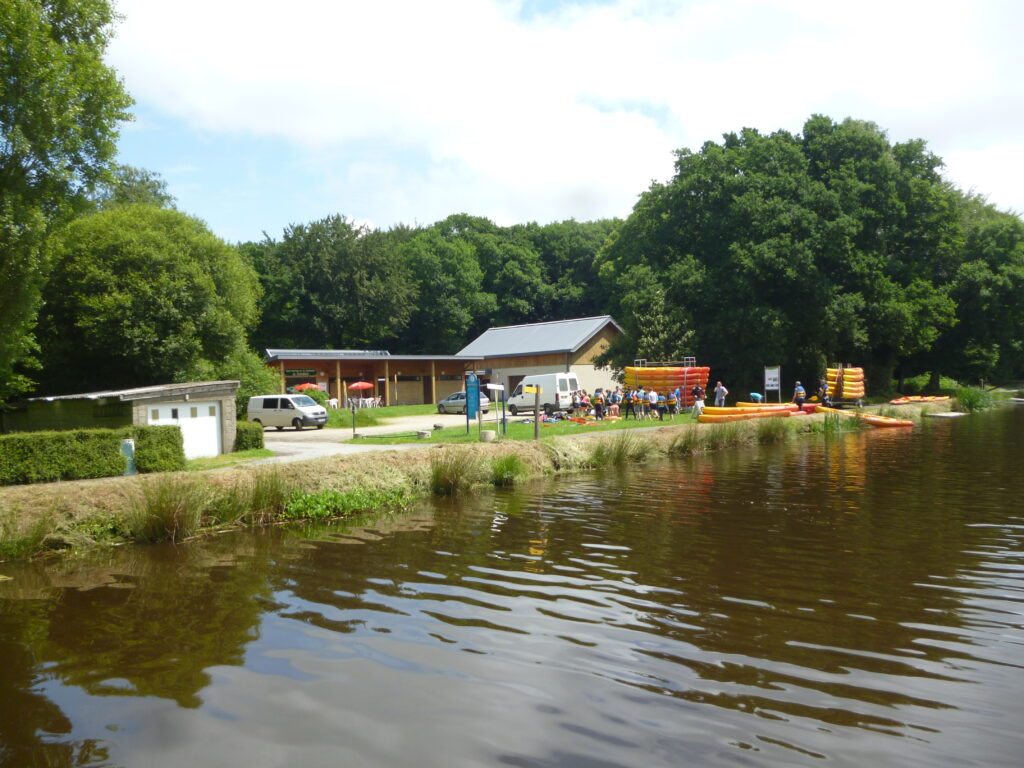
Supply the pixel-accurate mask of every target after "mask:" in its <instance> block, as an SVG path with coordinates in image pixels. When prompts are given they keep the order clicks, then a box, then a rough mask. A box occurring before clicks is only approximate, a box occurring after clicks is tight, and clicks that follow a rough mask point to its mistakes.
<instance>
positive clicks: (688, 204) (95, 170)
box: [0, 0, 1024, 402]
mask: <svg viewBox="0 0 1024 768" xmlns="http://www.w3.org/2000/svg"><path fill="white" fill-rule="evenodd" d="M111 21H112V16H111V13H110V8H109V5H108V3H107V2H106V0H64V1H62V2H61V3H53V2H46V1H44V0H16V2H13V3H5V4H3V5H2V6H0V28H2V29H3V32H4V35H5V38H6V41H7V51H8V52H9V53H10V55H5V57H3V58H0V128H2V130H3V135H2V139H0V192H2V195H0V402H3V401H4V400H11V399H14V398H16V397H18V396H22V395H24V394H27V393H31V392H37V393H42V394H60V393H66V392H79V391H88V390H92V389H105V388H119V387H128V386H139V385H145V384H156V383H167V382H175V381H187V380H191V379H197V378H240V379H242V380H243V382H244V383H245V386H244V388H243V396H244V394H246V393H249V392H255V391H257V390H260V389H266V388H268V387H273V386H276V382H275V381H274V379H273V377H272V375H271V374H270V372H269V371H268V370H267V369H266V368H265V366H263V365H262V362H261V352H262V350H263V349H265V348H268V347H285V348H294V347H302V348H306V347H308V348H359V349H388V350H390V351H392V352H396V353H406V354H414V353H435V354H451V353H454V352H456V351H457V350H458V349H459V348H461V347H462V346H463V345H464V344H466V343H467V342H468V341H470V340H471V339H472V338H474V337H475V336H476V335H477V334H479V333H480V332H482V331H483V330H485V329H486V328H488V327H490V326H494V325H510V324H517V323H528V322H538V321H543V320H560V319H566V318H572V317H582V316H589V315H597V314H611V315H613V316H614V317H615V318H616V319H617V320H618V321H619V323H620V324H621V325H622V326H623V327H624V328H625V330H626V334H625V336H624V337H623V338H622V339H621V341H620V342H619V343H618V344H616V345H615V346H614V347H613V348H612V349H610V350H609V351H608V353H607V354H606V355H605V357H604V360H603V362H605V363H608V364H610V365H614V366H621V365H624V364H628V363H630V362H631V361H632V360H633V359H634V358H636V357H645V358H648V359H652V360H675V359H679V358H680V357H682V356H683V355H688V354H693V355H695V356H696V357H697V358H698V359H699V360H700V361H701V362H702V364H707V365H711V366H712V367H713V368H714V369H715V376H716V377H721V378H724V379H727V380H729V381H730V383H731V385H732V387H733V389H734V391H738V388H742V387H747V388H754V387H756V386H757V383H758V381H759V378H760V370H761V367H762V366H763V365H775V364H781V365H782V366H783V367H784V369H785V370H786V371H787V372H791V373H792V374H793V376H794V377H796V378H808V379H811V378H813V377H814V376H815V375H817V374H818V373H820V372H821V370H822V369H823V368H824V367H825V365H826V363H830V362H834V361H849V362H855V363H858V364H861V365H863V366H865V367H866V368H867V369H868V379H869V384H870V386H872V387H873V388H876V389H885V388H888V387H889V385H890V382H891V380H892V378H893V377H894V376H895V377H897V378H899V377H901V376H905V375H915V374H918V373H921V372H931V373H932V374H933V376H934V377H937V376H938V374H939V372H942V373H945V374H948V375H951V376H954V377H958V378H963V379H978V378H985V379H990V380H991V379H1000V378H1002V379H1012V378H1019V377H1021V376H1024V223H1022V221H1021V219H1020V218H1019V216H1017V215H1016V214H1013V213H1008V212H1003V211H999V210H997V209H996V208H995V207H994V206H992V205H989V204H988V203H987V202H986V201H985V200H984V199H983V198H982V197H980V196H978V195H976V194H973V193H968V192H964V191H962V190H959V189H957V188H956V187H955V186H953V185H952V184H950V183H948V182H947V181H945V180H944V179H943V177H942V176H941V173H940V170H941V160H940V159H939V158H938V157H936V156H935V155H934V154H932V153H931V152H930V151H929V150H928V148H927V145H926V144H925V142H924V141H921V140H913V141H908V142H903V143H892V142H890V141H889V140H888V138H887V136H886V134H885V132H884V131H883V130H882V129H880V128H879V127H878V126H876V125H874V124H873V123H870V122H865V121H860V120H853V119H847V120H844V121H842V122H836V121H834V120H832V119H831V118H828V117H824V116H819V115H816V116H812V117H811V118H810V119H809V120H808V121H807V122H806V123H805V125H804V126H803V130H802V131H801V132H800V133H797V134H794V133H789V132H786V131H778V132H775V133H771V134H767V135H766V134H762V133H759V132H758V131H755V130H752V129H744V130H742V131H740V132H738V133H730V134H727V135H725V136H724V137H723V140H722V141H721V142H708V143H706V144H705V145H704V146H703V147H701V148H700V149H699V151H696V152H693V151H690V150H687V149H683V150H679V151H678V152H677V154H676V163H675V173H674V175H673V177H672V178H671V179H670V180H669V181H667V182H664V183H654V184H652V185H651V187H650V188H649V189H648V190H646V191H645V192H644V193H643V194H642V195H640V197H639V200H638V202H637V204H636V206H635V207H634V209H633V211H632V213H631V214H630V215H629V216H628V217H627V218H626V219H624V220H601V221H593V222H577V221H562V222H555V223H550V224H543V225H542V224H537V223H529V224H517V225H512V226H499V225H497V224H495V223H494V222H492V221H490V220H488V219H486V218H482V217H475V216H470V215H467V214H457V215H453V216H449V217H448V218H446V219H444V220H442V221H439V222H437V223H434V224H431V225H427V226H407V225H396V226H393V227H390V228H388V229H379V228H371V227H366V226H359V225H357V224H355V223H354V222H353V221H352V220H350V219H347V218H345V217H344V216H341V215H336V216H329V217H326V218H324V219H320V220H317V221H312V222H308V223H304V224H293V225H291V226H289V227H287V228H286V229H285V230H284V231H283V232H282V233H281V235H280V236H278V237H270V236H265V237H264V238H263V239H262V240H261V241H258V242H248V243H241V244H229V243H226V242H224V241H223V240H221V239H220V238H217V237H216V236H215V235H214V234H213V233H212V232H210V230H209V229H208V227H206V225H205V224H203V223H202V222H201V221H200V220H199V219H197V218H195V217H192V216H189V215H187V214H185V213H183V212H181V211H178V210H177V209H176V208H175V203H174V200H173V198H172V197H171V196H170V195H169V193H168V192H167V189H166V185H165V184H164V183H163V181H162V180H161V179H160V178H159V176H157V175H156V174H153V173H151V172H149V171H146V170H144V169H136V168H130V167H125V166H118V165H117V164H115V163H114V161H113V158H114V155H115V150H116V139H117V129H118V126H119V125H120V123H121V122H123V121H124V120H125V119H126V118H127V109H128V107H129V106H130V103H131V102H130V98H129V97H128V95H127V94H126V93H125V92H124V90H123V88H122V86H121V84H120V81H119V80H118V79H117V77H116V73H114V72H113V71H112V70H110V69H109V68H108V67H106V66H105V65H104V64H103V62H102V54H103V51H104V49H105V46H106V42H107V40H108V37H109V33H110V25H111ZM29 86H32V87H29Z"/></svg>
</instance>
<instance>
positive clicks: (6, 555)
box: [0, 514, 52, 560]
mask: <svg viewBox="0 0 1024 768" xmlns="http://www.w3.org/2000/svg"><path fill="white" fill-rule="evenodd" d="M51 529H52V521H51V519H50V516H49V515H44V516H42V517H40V518H39V519H38V520H35V521H34V522H33V523H32V524H31V525H29V526H28V528H27V529H25V530H19V529H18V526H17V524H16V522H15V520H14V518H13V516H9V515H6V514H4V515H3V516H2V517H0V560H14V559H17V558H20V557H27V556H28V555H32V554H34V553H36V552H39V551H40V550H41V549H43V548H44V547H45V544H44V540H45V539H46V536H47V534H49V533H50V531H51Z"/></svg>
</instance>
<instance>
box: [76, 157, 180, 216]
mask: <svg viewBox="0 0 1024 768" xmlns="http://www.w3.org/2000/svg"><path fill="white" fill-rule="evenodd" d="M92 199H93V201H94V202H95V203H97V204H98V205H99V206H100V207H101V208H110V207H111V206H114V205H125V204H132V203H142V204H144V205H155V206H156V207H158V208H173V207H174V196H173V195H171V193H170V192H168V191H167V182H166V181H164V179H163V178H162V177H161V176H160V174H159V173H155V172H154V171H148V170H146V169H145V168H136V167H134V166H131V165H116V166H114V167H113V168H112V169H111V171H110V173H109V174H107V176H106V178H104V179H103V180H102V181H101V182H100V183H99V184H98V185H97V187H96V191H95V192H94V193H93V195H92Z"/></svg>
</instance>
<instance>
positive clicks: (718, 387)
mask: <svg viewBox="0 0 1024 768" xmlns="http://www.w3.org/2000/svg"><path fill="white" fill-rule="evenodd" d="M728 394H729V390H728V389H726V388H725V385H724V384H722V382H720V381H719V382H717V383H716V384H715V408H724V407H725V396H726V395H728Z"/></svg>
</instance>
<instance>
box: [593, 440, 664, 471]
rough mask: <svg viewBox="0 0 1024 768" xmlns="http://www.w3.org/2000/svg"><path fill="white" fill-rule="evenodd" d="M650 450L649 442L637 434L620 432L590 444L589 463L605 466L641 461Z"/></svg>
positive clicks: (595, 465)
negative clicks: (607, 438) (608, 438)
mask: <svg viewBox="0 0 1024 768" xmlns="http://www.w3.org/2000/svg"><path fill="white" fill-rule="evenodd" d="M650 450H651V444H650V443H648V442H647V441H646V440H644V439H643V438H642V437H640V436H639V435H635V434H633V433H631V432H620V433H619V434H617V435H616V436H615V437H613V438H611V439H610V440H601V441H599V442H596V443H594V445H592V446H591V449H590V464H591V465H592V466H594V467H606V466H621V465H623V464H626V463H628V462H632V461H643V460H644V459H645V458H647V454H648V453H650Z"/></svg>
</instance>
